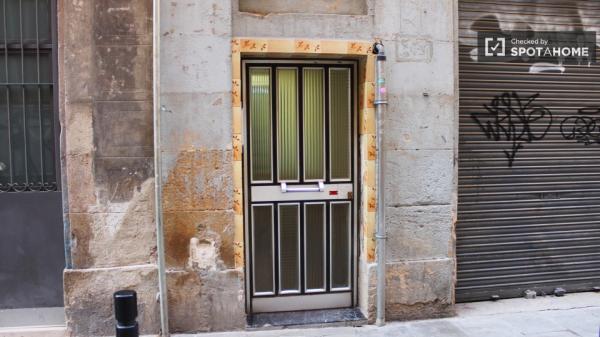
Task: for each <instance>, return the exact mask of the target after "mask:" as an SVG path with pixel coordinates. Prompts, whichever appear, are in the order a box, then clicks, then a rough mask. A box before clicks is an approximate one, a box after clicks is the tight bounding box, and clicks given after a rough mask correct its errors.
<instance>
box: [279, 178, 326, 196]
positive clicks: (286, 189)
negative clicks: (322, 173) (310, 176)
mask: <svg viewBox="0 0 600 337" xmlns="http://www.w3.org/2000/svg"><path fill="white" fill-rule="evenodd" d="M323 191H325V184H324V183H323V181H319V182H318V185H317V186H315V187H288V186H287V183H285V182H282V183H281V192H282V193H287V192H323Z"/></svg>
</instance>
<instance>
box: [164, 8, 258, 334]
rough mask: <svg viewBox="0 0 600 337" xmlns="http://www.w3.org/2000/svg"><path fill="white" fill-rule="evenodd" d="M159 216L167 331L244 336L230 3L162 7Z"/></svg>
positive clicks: (242, 274)
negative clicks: (234, 332)
mask: <svg viewBox="0 0 600 337" xmlns="http://www.w3.org/2000/svg"><path fill="white" fill-rule="evenodd" d="M161 12H162V13H161V105H162V106H164V108H165V112H164V113H163V118H162V129H161V133H162V139H161V142H162V150H163V162H162V170H163V174H164V177H163V179H164V190H163V197H164V198H163V211H164V226H165V249H166V263H167V270H168V271H167V280H168V288H169V312H170V318H169V320H170V325H171V331H172V332H195V331H215V330H234V329H242V328H243V327H244V326H245V322H246V321H245V313H244V286H243V284H244V273H243V269H242V268H236V265H235V256H234V217H235V212H234V181H233V176H234V174H233V157H234V154H233V146H232V121H231V119H232V117H231V116H232V115H231V106H232V103H231V102H232V93H231V91H232V86H231V37H232V32H231V2H230V1H216V0H215V1H194V0H173V1H163V2H162V7H161Z"/></svg>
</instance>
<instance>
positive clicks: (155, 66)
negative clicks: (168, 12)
mask: <svg viewBox="0 0 600 337" xmlns="http://www.w3.org/2000/svg"><path fill="white" fill-rule="evenodd" d="M152 8H153V10H152V39H153V44H152V70H153V77H152V79H153V80H152V97H153V98H154V100H153V111H154V113H153V114H154V116H153V124H154V205H155V206H154V208H155V220H156V249H157V255H158V291H159V297H160V329H161V336H169V335H170V334H169V310H168V309H169V307H168V300H167V277H166V271H165V246H164V227H163V212H162V170H161V164H162V160H161V153H162V150H161V146H160V117H161V112H162V110H163V108H162V107H161V105H160V0H153V1H152Z"/></svg>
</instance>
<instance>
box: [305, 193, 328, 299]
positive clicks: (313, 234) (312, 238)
mask: <svg viewBox="0 0 600 337" xmlns="http://www.w3.org/2000/svg"><path fill="white" fill-rule="evenodd" d="M304 207H305V211H304V212H305V213H304V231H305V232H304V233H305V234H304V240H305V241H306V243H305V247H306V251H305V253H304V254H305V260H306V263H305V267H304V268H305V275H306V289H308V290H311V289H313V291H314V290H325V203H318V204H305V206H304Z"/></svg>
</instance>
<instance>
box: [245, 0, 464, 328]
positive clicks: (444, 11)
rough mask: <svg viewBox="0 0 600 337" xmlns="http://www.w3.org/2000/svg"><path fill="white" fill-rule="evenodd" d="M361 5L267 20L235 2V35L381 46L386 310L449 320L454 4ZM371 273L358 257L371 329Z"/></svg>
mask: <svg viewBox="0 0 600 337" xmlns="http://www.w3.org/2000/svg"><path fill="white" fill-rule="evenodd" d="M366 4H367V11H366V13H365V14H361V15H331V13H329V14H317V12H318V11H310V10H309V11H307V12H304V13H295V12H294V11H293V10H290V11H288V12H286V11H285V10H282V9H280V8H279V9H278V10H277V11H276V13H273V12H269V11H268V8H266V7H265V8H262V9H260V8H259V9H257V8H253V11H254V13H246V12H241V11H240V10H239V9H240V8H235V3H234V17H233V33H234V35H235V36H239V37H249V38H257V39H259V38H263V37H277V38H312V39H363V40H369V41H373V40H374V39H376V38H381V39H382V40H383V42H384V44H385V47H386V54H387V55H388V58H387V64H386V68H387V69H386V76H387V81H388V95H389V105H388V114H387V116H386V120H385V123H384V124H385V130H384V132H385V135H386V136H385V137H386V138H385V144H384V150H385V151H386V154H385V156H386V164H385V165H386V170H385V177H386V186H385V198H386V214H387V216H386V221H387V227H388V235H389V238H388V245H387V246H388V249H387V256H386V260H387V264H388V273H387V284H388V285H387V294H388V295H387V310H386V311H387V315H388V318H389V319H410V318H419V317H433V316H441V315H448V314H451V305H452V303H453V296H454V295H453V294H454V278H455V276H454V269H455V262H454V236H453V235H454V234H453V233H454V218H455V207H456V206H455V204H456V196H455V193H456V187H455V186H456V181H455V172H456V171H455V157H456V154H455V150H456V146H457V142H456V141H457V137H456V136H455V133H456V130H457V126H456V125H457V124H456V122H457V116H456V113H457V109H456V100H457V95H456V88H457V84H456V78H457V69H456V66H455V54H456V50H455V45H456V43H455V39H456V38H455V37H456V33H455V18H454V17H455V12H456V10H457V9H456V4H455V1H454V0H369V1H367V2H366ZM241 9H245V7H244V8H241ZM256 13H260V15H258V14H256ZM321 13H323V12H322V11H321ZM408 79H410V80H408ZM361 146H363V147H364V146H366V144H361ZM367 180H369V178H367ZM364 181H365V179H364V177H363V182H364ZM361 225H363V226H364V224H361ZM364 229H365V228H363V230H364ZM367 237H368V236H367ZM361 246H362V245H361ZM374 272H375V264H374V263H372V261H371V260H370V259H369V258H368V257H365V251H362V252H361V256H360V261H359V284H358V287H359V305H360V307H361V308H362V310H363V311H364V312H365V313H366V314H368V316H369V318H370V320H371V321H373V319H374V313H375V303H374V301H375V280H376V278H375V276H374V274H373V273H374Z"/></svg>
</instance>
